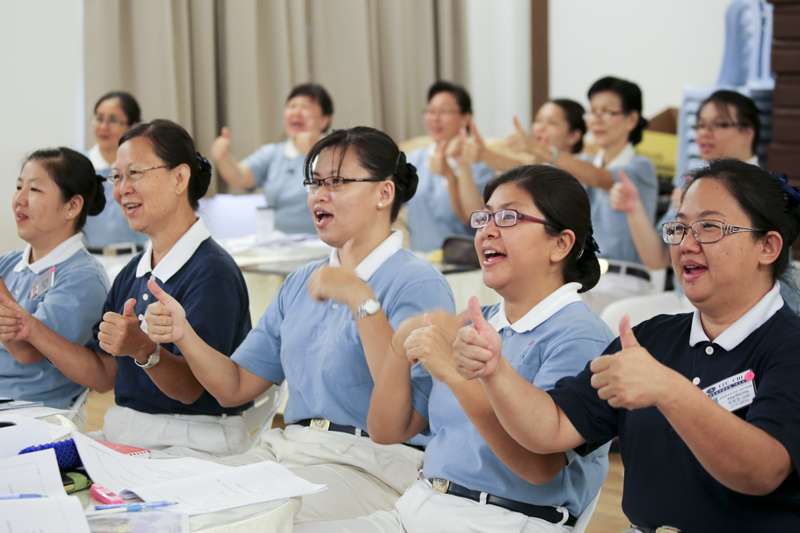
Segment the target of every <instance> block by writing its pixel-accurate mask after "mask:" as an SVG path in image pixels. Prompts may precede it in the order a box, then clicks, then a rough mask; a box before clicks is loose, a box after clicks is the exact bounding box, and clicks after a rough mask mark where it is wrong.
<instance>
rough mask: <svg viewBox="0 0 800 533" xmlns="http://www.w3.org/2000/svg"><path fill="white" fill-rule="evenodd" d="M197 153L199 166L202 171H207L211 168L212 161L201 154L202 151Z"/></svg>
mask: <svg viewBox="0 0 800 533" xmlns="http://www.w3.org/2000/svg"><path fill="white" fill-rule="evenodd" d="M196 153H197V168H198V170H200V172H207V171H209V170H211V163H209V162H208V159H206V158H205V157H203V156H202V155H200V152H196Z"/></svg>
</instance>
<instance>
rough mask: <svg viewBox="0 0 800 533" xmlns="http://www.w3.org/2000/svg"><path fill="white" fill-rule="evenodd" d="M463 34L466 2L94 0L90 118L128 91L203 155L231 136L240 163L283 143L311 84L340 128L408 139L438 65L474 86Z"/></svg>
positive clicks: (88, 16)
mask: <svg viewBox="0 0 800 533" xmlns="http://www.w3.org/2000/svg"><path fill="white" fill-rule="evenodd" d="M465 28H466V21H465V16H464V6H463V0H336V1H330V0H235V1H224V0H169V1H164V0H85V32H86V41H85V42H86V49H85V58H86V102H87V109H88V110H89V112H90V113H91V110H92V108H93V106H94V103H95V101H96V99H97V98H98V97H99V96H100V95H101V94H103V93H104V92H106V91H109V90H114V89H124V90H128V91H130V92H131V93H133V94H134V95H136V98H137V99H138V100H139V103H140V105H141V107H142V114H143V117H144V119H145V120H147V119H153V118H168V119H171V120H175V121H176V122H178V123H180V124H182V125H183V126H184V127H186V128H187V130H188V131H189V132H190V133H191V134H192V135H193V136H194V138H195V140H196V141H197V144H198V148H199V150H200V151H201V152H202V153H204V154H207V153H208V150H209V147H210V145H211V142H212V141H213V139H214V137H215V136H216V135H218V132H219V129H220V128H221V127H222V126H228V127H229V128H230V130H231V139H232V146H233V148H232V149H233V152H234V154H235V155H236V156H237V157H239V158H243V157H245V156H247V155H248V154H250V153H252V152H253V151H254V150H255V149H256V148H258V147H259V146H260V145H262V144H264V143H269V142H278V141H280V140H282V139H283V138H284V132H283V122H282V117H283V107H284V103H285V100H286V96H287V95H288V93H289V91H290V90H291V88H292V87H293V86H294V85H297V84H298V83H303V82H306V81H313V82H315V83H320V84H322V85H323V86H324V87H325V88H326V89H327V90H328V91H329V93H330V94H331V97H332V98H333V101H334V108H335V113H334V120H333V126H334V127H336V128H346V127H352V126H358V125H367V126H373V127H376V128H380V129H383V130H384V131H386V132H387V133H389V134H390V135H391V136H392V137H393V138H395V139H396V140H397V141H402V140H403V139H406V138H409V137H413V136H416V135H420V134H422V133H424V124H423V121H422V116H421V112H422V109H423V108H424V107H425V96H426V90H427V88H428V86H429V85H430V84H431V83H433V82H434V81H435V80H436V76H437V66H438V70H439V73H440V77H441V78H443V79H450V80H454V81H456V82H460V83H465V82H466V81H467V78H468V74H469V73H468V70H467V68H466V57H467V48H466V47H467V45H468V43H467V38H466V32H465ZM437 41H438V46H437ZM437 49H438V57H437ZM437 63H438V65H437ZM87 118H88V117H87ZM91 143H93V140H92V139H91V131H89V135H88V136H87V145H90V144H91ZM212 187H213V184H212ZM220 190H224V187H222V188H221V189H220ZM211 192H212V193H213V192H216V189H215V188H212V190H211Z"/></svg>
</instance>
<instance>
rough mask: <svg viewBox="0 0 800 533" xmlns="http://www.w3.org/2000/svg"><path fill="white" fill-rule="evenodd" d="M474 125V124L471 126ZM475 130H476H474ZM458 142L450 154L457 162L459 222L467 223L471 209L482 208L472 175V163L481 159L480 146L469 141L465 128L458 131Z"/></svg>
mask: <svg viewBox="0 0 800 533" xmlns="http://www.w3.org/2000/svg"><path fill="white" fill-rule="evenodd" d="M472 127H473V128H474V127H475V126H474V125H473V126H472ZM475 131H477V130H475ZM458 135H459V142H458V143H457V144H456V146H455V151H454V152H453V154H452V156H453V158H454V159H455V160H456V163H457V164H458V174H457V176H456V184H457V186H458V197H459V204H460V205H461V213H460V214H459V218H460V219H461V222H463V223H464V224H466V225H469V219H470V216H471V215H472V212H473V211H477V210H479V209H483V203H484V202H483V195H482V194H481V191H480V190H479V189H478V185H477V184H476V183H475V179H474V176H473V175H472V165H473V164H475V163H478V162H479V161H480V160H481V156H482V154H481V148H480V146H479V145H477V144H476V143H475V142H470V140H469V139H468V138H467V130H466V128H461V131H459V134H458Z"/></svg>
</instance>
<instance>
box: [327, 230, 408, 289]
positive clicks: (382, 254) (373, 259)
mask: <svg viewBox="0 0 800 533" xmlns="http://www.w3.org/2000/svg"><path fill="white" fill-rule="evenodd" d="M402 247H403V232H401V231H400V230H398V229H396V230H392V234H391V235H389V236H388V237H386V240H384V241H383V242H382V243H380V244H379V245H378V247H377V248H375V249H374V250H372V251H371V252H370V253H369V255H368V256H367V257H365V258H364V260H363V261H361V263H359V264H358V266H357V267H356V276H358V277H359V278H361V279H362V280H364V281H368V280H369V278H371V277H372V275H373V274H375V272H377V271H378V269H379V268H380V267H381V265H383V264H384V263H385V262H386V260H387V259H389V258H390V257H392V256H393V255H394V254H395V252H397V250H399V249H400V248H402ZM330 265H331V266H334V267H338V266H341V263H340V262H339V250H338V249H337V248H334V249H333V250H331V259H330Z"/></svg>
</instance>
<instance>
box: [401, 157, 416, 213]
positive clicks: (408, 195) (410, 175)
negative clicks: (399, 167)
mask: <svg viewBox="0 0 800 533" xmlns="http://www.w3.org/2000/svg"><path fill="white" fill-rule="evenodd" d="M417 185H419V175H418V174H417V167H415V166H414V165H412V164H411V163H409V162H406V187H405V191H404V194H403V203H406V202H407V201H409V200H411V199H412V198H413V197H414V195H415V194H416V192H417Z"/></svg>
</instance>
